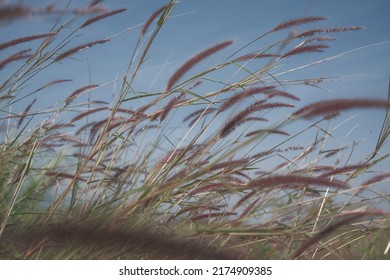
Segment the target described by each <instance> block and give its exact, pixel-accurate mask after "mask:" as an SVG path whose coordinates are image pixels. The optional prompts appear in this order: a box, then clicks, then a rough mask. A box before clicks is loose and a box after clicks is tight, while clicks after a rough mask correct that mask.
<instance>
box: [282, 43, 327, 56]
mask: <svg viewBox="0 0 390 280" xmlns="http://www.w3.org/2000/svg"><path fill="white" fill-rule="evenodd" d="M325 48H329V46H328V45H325V44H317V45H306V46H301V47H297V48H295V49H292V50H291V51H288V52H287V53H285V54H284V55H282V57H281V58H285V57H288V56H292V55H296V54H300V53H310V52H323V51H324V50H323V49H325Z"/></svg>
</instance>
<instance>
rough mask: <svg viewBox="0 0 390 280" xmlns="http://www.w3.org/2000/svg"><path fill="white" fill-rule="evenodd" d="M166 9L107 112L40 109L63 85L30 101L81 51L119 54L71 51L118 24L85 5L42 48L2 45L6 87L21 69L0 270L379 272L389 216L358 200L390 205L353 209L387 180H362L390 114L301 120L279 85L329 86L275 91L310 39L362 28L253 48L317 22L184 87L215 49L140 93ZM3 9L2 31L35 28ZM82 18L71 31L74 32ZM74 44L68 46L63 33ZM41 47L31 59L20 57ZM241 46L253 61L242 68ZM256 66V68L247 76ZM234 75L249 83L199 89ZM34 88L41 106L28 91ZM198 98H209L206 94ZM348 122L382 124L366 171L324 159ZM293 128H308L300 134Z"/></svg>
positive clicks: (65, 105)
mask: <svg viewBox="0 0 390 280" xmlns="http://www.w3.org/2000/svg"><path fill="white" fill-rule="evenodd" d="M177 4H178V3H177V2H175V1H170V2H168V3H167V4H166V5H164V6H162V7H161V8H159V9H158V10H156V11H155V12H154V13H153V14H152V15H151V16H150V17H149V19H145V20H146V21H145V23H144V24H142V27H141V28H140V30H139V38H138V41H137V43H136V44H135V46H134V50H133V54H132V55H131V56H130V57H129V65H128V67H127V70H126V71H125V73H122V74H123V75H122V77H121V78H120V79H118V81H116V82H117V83H119V86H118V88H117V89H116V90H115V92H114V96H115V98H114V99H113V100H114V101H112V102H108V101H107V100H99V99H96V98H94V92H93V91H98V90H99V89H100V88H101V87H104V86H105V83H99V84H101V86H98V85H97V84H88V85H86V86H83V87H79V88H77V87H76V89H74V90H71V91H69V92H71V93H70V95H68V96H67V97H66V98H64V100H62V101H60V102H57V103H54V104H51V105H50V106H49V107H48V108H44V109H42V108H40V107H39V106H40V105H39V99H40V98H41V94H43V93H44V91H45V90H47V89H51V87H60V86H65V85H66V86H67V87H68V86H72V82H73V80H71V79H63V78H64V77H59V79H56V80H54V81H52V82H49V83H46V84H44V85H41V84H40V81H41V80H40V75H41V74H44V73H45V71H50V69H52V67H55V65H56V64H59V63H61V64H62V66H63V67H66V66H67V65H68V64H71V63H72V60H71V59H65V58H71V57H74V56H75V55H76V54H77V53H78V52H79V51H82V50H84V49H86V48H92V47H96V45H98V44H103V43H104V44H103V45H102V46H101V47H102V48H104V47H105V46H106V43H107V44H109V43H110V41H112V40H115V37H116V36H119V35H114V36H111V37H109V38H105V39H102V40H97V41H92V42H87V43H83V44H79V45H78V46H76V47H68V44H70V43H71V42H72V40H73V39H74V38H76V37H78V38H79V37H80V30H81V31H82V32H81V33H83V32H86V31H85V30H91V28H93V25H94V24H95V23H96V22H98V21H100V20H103V19H106V20H109V18H111V17H114V16H116V15H117V14H120V13H126V9H118V10H114V11H108V10H106V9H105V8H104V7H102V6H101V4H100V1H91V2H90V3H89V4H88V5H87V6H86V7H84V8H81V9H76V10H72V11H69V12H70V13H71V14H73V16H74V17H75V18H73V20H68V21H65V20H64V24H57V25H56V26H55V27H54V28H52V29H51V32H49V33H43V34H41V35H31V36H24V37H21V38H17V39H14V40H12V41H9V42H4V43H1V44H0V51H1V52H4V50H10V49H11V48H12V49H15V50H13V54H12V55H10V56H9V55H8V56H7V57H6V58H4V59H3V60H1V62H0V70H1V71H2V72H3V71H4V72H3V73H7V74H8V72H7V70H8V66H9V64H10V63H11V62H12V63H13V65H14V66H15V65H17V63H19V68H17V70H16V71H15V72H10V73H9V75H8V76H7V77H5V76H2V77H3V78H2V80H1V81H0V83H1V84H0V112H1V117H0V120H1V121H2V122H3V124H1V125H2V126H1V127H0V129H1V130H0V135H1V137H2V138H1V140H0V158H1V160H2V164H1V165H0V216H1V220H0V221H1V224H0V256H1V258H8V259H36V258H41V259H116V258H122V259H123V258H143V259H144V258H146V259H153V258H168V259H198V258H202V259H206V258H207V259H215V258H218V259H237V258H240V259H256V258H257V259H258V258H268V259H297V258H303V259H312V258H314V259H319V258H333V259H335V258H359V259H367V258H371V259H373V258H386V257H387V256H386V255H384V252H383V251H381V250H382V249H381V248H385V247H386V244H387V242H388V240H387V239H386V237H387V236H388V234H389V230H390V228H389V217H390V215H389V213H388V212H386V211H385V209H381V208H380V207H379V206H378V207H377V208H375V207H374V205H370V200H375V199H381V200H383V201H388V196H389V195H388V194H382V193H379V192H378V191H376V190H372V193H373V194H375V196H374V197H369V196H364V193H365V192H370V191H371V189H373V187H374V185H375V184H377V183H380V182H384V181H385V180H387V179H388V178H389V173H388V172H381V173H379V174H376V175H371V176H370V178H369V179H367V178H366V173H368V172H370V171H371V170H372V169H373V167H374V166H378V164H379V163H380V162H383V161H385V160H386V159H387V157H388V153H386V152H384V151H383V150H384V149H383V147H384V145H385V142H386V139H387V137H388V134H389V133H388V119H389V113H388V112H389V111H390V110H389V109H390V108H389V107H390V105H389V101H388V100H374V99H339V100H325V101H320V102H317V103H314V104H310V105H301V104H300V103H301V99H300V96H299V95H298V94H295V93H291V92H289V85H290V84H296V83H298V84H301V85H304V86H305V85H306V86H313V85H314V86H316V85H317V84H318V83H320V82H323V81H324V80H326V79H325V78H322V77H319V78H314V79H313V78H305V77H302V79H299V80H296V81H282V80H277V77H279V75H277V74H278V71H283V70H281V69H283V66H284V65H285V64H284V62H285V61H286V60H289V59H294V57H295V56H303V55H305V54H306V53H318V54H317V55H321V53H322V52H323V51H325V49H326V48H328V47H329V46H328V45H325V44H322V43H321V44H316V43H315V42H324V41H326V42H331V41H333V40H334V38H333V37H332V38H330V37H324V36H317V35H318V34H320V33H338V32H347V31H357V30H360V29H361V28H360V27H355V26H353V27H336V28H316V29H309V30H306V31H303V32H300V33H299V32H298V33H297V32H295V33H294V34H288V35H287V36H286V38H285V39H283V40H280V41H276V42H272V43H271V44H268V45H263V46H261V47H260V48H259V46H258V45H257V44H260V39H265V37H266V36H267V35H270V34H271V33H276V32H284V31H285V30H288V29H290V28H293V27H294V28H298V27H300V26H302V25H308V24H311V23H316V24H319V22H322V21H324V20H325V18H324V17H318V16H314V17H304V18H296V19H292V20H289V21H286V22H282V23H281V24H279V25H277V26H276V27H274V28H272V29H270V31H268V32H266V33H264V34H261V35H259V36H258V37H257V38H255V39H254V40H253V41H251V42H250V43H248V44H246V45H244V46H242V47H239V49H238V51H235V52H233V54H231V55H227V58H226V59H225V60H223V61H222V62H220V63H218V64H217V65H212V66H209V67H208V68H207V67H206V69H205V70H201V71H200V72H198V73H192V72H193V66H195V65H197V64H198V63H199V62H201V61H202V62H205V64H206V62H207V58H208V57H210V56H211V55H213V54H215V53H217V52H220V53H223V52H226V51H227V50H228V49H227V47H233V46H234V44H233V41H232V40H227V41H223V42H221V43H217V44H215V45H213V46H211V47H209V48H205V50H204V51H202V52H200V53H198V54H195V55H194V56H193V57H192V58H190V59H189V60H187V61H186V62H184V63H183V64H182V66H180V67H178V68H177V70H176V71H174V72H173V73H172V74H171V75H170V78H169V79H168V81H167V82H166V86H165V88H161V89H160V91H159V92H148V91H145V90H144V89H142V88H138V86H137V83H135V79H136V77H138V76H141V75H143V74H142V73H143V72H142V71H141V70H143V69H142V67H143V65H144V62H145V59H146V58H147V57H148V58H153V56H154V55H155V54H154V53H153V52H152V51H151V46H152V45H153V44H155V43H156V40H157V41H158V35H159V31H160V30H161V28H163V27H164V23H165V22H166V21H167V20H169V18H170V15H171V13H172V12H173V10H174V8H175V5H177ZM48 7H49V6H48ZM7 9H8V11H12V15H13V16H10V17H9V18H8V19H7V20H17V19H18V18H19V17H23V16H26V15H27V14H29V13H34V12H35V13H36V12H37V10H36V9H35V10H34V9H33V8H30V7H24V6H21V5H18V6H14V7H0V13H2V12H4V11H5V10H7ZM42 11H44V9H41V12H42ZM58 11H61V13H62V14H63V15H66V14H67V11H64V10H61V9H58V8H56V7H54V6H50V7H49V8H47V9H46V13H41V14H43V15H45V14H50V13H55V12H58ZM90 14H93V16H92V17H91V18H89V19H86V20H85V19H84V16H85V15H90ZM80 17H81V19H80V20H82V22H83V23H82V24H81V25H80V26H78V27H74V26H73V25H72V23H74V22H75V21H76V20H78V19H79V18H80ZM154 23H156V24H154ZM86 27H88V29H87V28H86ZM70 28H74V30H73V32H71V34H70V35H69V33H67V32H65V30H68V29H70ZM149 30H152V31H151V32H150V33H149V34H146V33H147V32H148V31H149ZM64 33H65V34H64ZM63 34H64V35H63ZM116 34H121V33H116ZM61 36H65V39H63V37H61ZM37 40H38V41H39V40H41V43H40V45H39V46H38V47H37V48H35V49H34V48H29V49H23V50H17V48H18V47H19V45H20V44H22V43H23V44H25V43H29V42H32V41H37ZM38 41H37V42H38ZM250 45H254V46H256V48H257V51H255V52H249V53H246V54H240V55H239V56H238V53H239V52H243V51H244V50H245V49H246V48H247V47H248V46H250ZM286 47H289V50H288V51H286V52H284V53H281V50H283V49H284V48H286ZM264 58H268V59H269V60H268V62H267V63H265V64H261V63H260V64H259V63H258V62H261V61H262V60H261V59H264ZM94 59H98V58H94ZM258 59H260V60H258ZM319 61H321V60H319ZM254 62H256V63H254ZM247 66H251V67H255V69H254V70H253V69H252V70H251V71H249V70H248V69H247ZM303 66H305V65H303ZM231 68H233V69H237V71H238V72H240V73H242V74H245V75H241V76H242V77H241V78H236V76H226V80H224V81H215V79H212V78H209V75H210V74H213V73H218V74H220V76H223V74H226V73H225V72H224V71H225V70H230V69H231ZM227 72H229V71H227ZM280 73H283V72H280ZM185 76H186V77H187V78H184V77H185ZM270 77H272V79H270ZM33 81H34V83H32V82H33ZM105 82H107V81H105ZM35 84H38V90H33V89H30V85H34V86H35ZM210 84H212V85H213V86H214V88H215V85H216V84H219V85H221V86H220V88H219V89H218V90H215V91H211V90H208V85H210ZM87 93H91V94H90V95H89V96H88V98H84V97H85V95H87ZM259 96H261V97H260V98H259ZM27 98H32V101H30V102H29V103H26V104H25V105H24V106H22V108H23V109H21V110H20V112H18V111H16V112H15V111H14V109H13V108H14V107H15V105H17V104H19V103H22V102H23V101H24V100H26V99H27ZM271 99H272V101H271ZM285 100H288V101H287V102H286V101H285ZM136 101H140V103H139V105H137V103H136ZM295 108H298V109H295ZM299 108H300V109H299ZM355 108H359V109H360V108H379V109H383V110H386V111H387V115H386V118H385V120H384V124H383V128H382V132H381V134H380V137H379V139H378V144H377V146H376V147H375V150H374V151H373V153H372V155H370V156H368V157H367V158H366V159H364V160H362V161H359V162H350V159H349V158H350V156H348V159H347V160H344V161H343V157H342V155H343V154H344V153H347V152H349V150H348V148H349V147H346V146H341V147H328V145H329V144H328V141H329V138H330V137H331V136H332V129H331V127H330V126H329V127H328V128H326V129H324V128H323V127H322V125H323V124H326V123H329V121H330V120H333V121H334V120H335V119H336V118H337V117H339V116H342V114H343V112H344V111H345V110H350V109H355ZM182 115H183V117H181V116H182ZM177 116H179V118H178V117H177ZM315 117H317V118H318V119H315ZM303 118H305V119H308V120H309V122H310V123H309V124H308V125H307V122H306V124H304V123H303V122H302V123H299V122H300V121H302V120H301V119H303ZM177 119H180V120H181V122H182V123H184V122H189V128H186V129H182V130H181V128H180V127H181V126H180V125H179V126H178V128H177V130H176V131H175V134H172V132H171V131H170V130H169V128H170V127H171V126H172V125H174V126H176V122H177ZM179 123H180V121H179ZM297 123H299V124H300V126H299V128H298V129H297V128H296V126H294V125H296V124H297ZM186 125H187V124H186ZM313 130H315V131H316V136H315V138H314V139H310V141H308V142H307V143H301V142H299V145H297V143H296V142H297V141H299V140H298V139H299V136H300V135H306V133H308V132H309V131H313ZM176 134H177V135H178V136H176ZM307 135H309V134H307ZM351 148H352V149H353V148H354V147H351ZM370 194H371V193H370ZM362 206H364V207H362ZM383 244H385V245H383ZM351 248H361V251H359V250H360V249H359V250H358V249H351Z"/></svg>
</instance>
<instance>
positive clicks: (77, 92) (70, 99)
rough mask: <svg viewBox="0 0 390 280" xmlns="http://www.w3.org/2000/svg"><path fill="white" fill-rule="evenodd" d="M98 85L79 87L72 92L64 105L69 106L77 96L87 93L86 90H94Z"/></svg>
mask: <svg viewBox="0 0 390 280" xmlns="http://www.w3.org/2000/svg"><path fill="white" fill-rule="evenodd" d="M98 86H99V85H87V86H84V87H81V88H79V89H76V90H75V91H74V92H72V94H71V95H69V96H68V97H67V98H66V100H65V103H66V104H69V103H70V102H71V101H72V100H73V99H74V98H75V97H76V96H77V95H79V94H81V93H83V92H85V91H87V90H90V89H93V88H96V87H98Z"/></svg>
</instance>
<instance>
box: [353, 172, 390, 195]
mask: <svg viewBox="0 0 390 280" xmlns="http://www.w3.org/2000/svg"><path fill="white" fill-rule="evenodd" d="M388 177H390V172H386V173H383V174H379V175H377V176H374V177H372V178H370V179H368V180H367V181H365V182H363V183H362V184H361V185H360V187H359V192H361V191H363V190H364V189H366V188H368V187H369V186H371V185H373V184H376V183H379V182H381V181H383V180H385V179H386V178H388Z"/></svg>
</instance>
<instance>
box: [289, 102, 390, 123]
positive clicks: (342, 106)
mask: <svg viewBox="0 0 390 280" xmlns="http://www.w3.org/2000/svg"><path fill="white" fill-rule="evenodd" d="M356 108H385V109H387V108H390V101H386V100H380V99H335V100H326V101H319V102H315V103H312V104H310V105H307V106H305V107H303V108H301V109H299V110H298V111H296V112H294V113H293V114H292V116H293V117H303V118H311V117H314V116H318V115H321V114H328V113H332V112H338V111H341V110H349V109H356Z"/></svg>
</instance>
